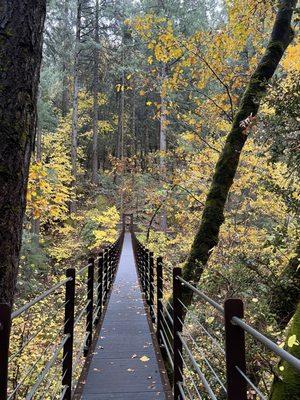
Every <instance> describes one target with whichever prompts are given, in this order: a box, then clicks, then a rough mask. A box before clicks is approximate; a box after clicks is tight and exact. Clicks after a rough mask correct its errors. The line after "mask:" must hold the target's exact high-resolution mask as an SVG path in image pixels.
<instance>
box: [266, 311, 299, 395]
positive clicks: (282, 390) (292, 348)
mask: <svg viewBox="0 0 300 400" xmlns="http://www.w3.org/2000/svg"><path fill="white" fill-rule="evenodd" d="M285 350H286V351H288V352H289V353H290V354H292V355H293V356H294V357H297V358H300V304H298V307H297V309H296V312H295V315H294V317H293V320H292V323H291V327H290V329H289V331H288V334H287V338H286V343H285ZM287 399H289V400H299V399H300V379H299V372H297V371H296V370H295V368H293V367H292V366H291V365H290V364H288V363H287V362H286V361H281V362H280V363H279V365H278V371H277V375H276V376H275V378H274V381H273V386H272V390H271V395H270V400H287Z"/></svg>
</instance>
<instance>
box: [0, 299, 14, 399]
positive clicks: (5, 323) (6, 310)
mask: <svg viewBox="0 0 300 400" xmlns="http://www.w3.org/2000/svg"><path fill="white" fill-rule="evenodd" d="M10 327H11V308H10V306H9V305H8V304H0V399H1V400H2V399H3V400H6V399H7V380H8V353H9V335H10Z"/></svg>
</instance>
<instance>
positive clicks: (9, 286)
mask: <svg viewBox="0 0 300 400" xmlns="http://www.w3.org/2000/svg"><path fill="white" fill-rule="evenodd" d="M45 13H46V0H27V1H26V2H24V1H23V0H14V1H11V0H1V2H0V143H1V145H0V188H1V190H0V216H1V217H0V302H4V303H8V304H12V302H13V296H14V291H15V285H16V277H17V272H18V263H19V253H20V247H21V237H22V223H23V216H24V211H25V204H26V188H27V181H28V171H29V163H30V155H31V152H32V150H33V146H34V137H35V129H36V103H37V90H38V83H39V75H40V63H41V54H42V33H43V26H44V20H45Z"/></svg>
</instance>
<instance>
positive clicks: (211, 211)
mask: <svg viewBox="0 0 300 400" xmlns="http://www.w3.org/2000/svg"><path fill="white" fill-rule="evenodd" d="M295 4H296V1H295V0H282V1H281V2H280V5H279V8H278V12H277V16H276V20H275V23H274V27H273V31H272V34H271V38H270V41H269V43H268V45H267V48H266V51H265V54H264V56H263V57H262V59H261V61H260V63H259V64H258V66H257V68H256V70H255V71H254V73H253V75H252V76H251V79H250V82H249V84H248V87H247V88H246V90H245V92H244V95H243V97H242V100H241V104H240V106H239V109H238V111H237V113H236V115H235V118H234V121H233V124H232V128H231V131H230V133H229V134H228V136H227V140H226V143H225V146H224V148H223V151H222V153H221V155H220V157H219V160H218V162H217V165H216V169H215V173H214V176H213V180H212V183H211V187H210V190H209V193H208V195H207V198H206V202H205V207H204V210H203V214H202V219H201V223H200V227H199V230H198V232H197V234H196V237H195V239H194V243H193V245H192V249H191V252H190V255H189V258H188V261H187V263H186V265H185V266H184V270H183V278H184V279H186V280H188V281H191V282H198V281H199V279H200V277H201V274H202V271H203V268H204V267H205V265H206V264H207V261H208V259H209V257H210V254H211V252H212V250H213V248H214V247H215V246H216V245H217V244H218V240H219V232H220V227H221V225H222V224H223V222H224V208H225V204H226V201H227V196H228V193H229V190H230V188H231V186H232V184H233V180H234V177H235V174H236V171H237V168H238V164H239V159H240V154H241V151H242V149H243V147H244V144H245V142H246V140H247V132H246V131H245V129H244V128H243V127H242V126H241V123H242V122H243V121H245V120H246V119H247V118H253V117H255V116H256V114H257V113H258V110H259V105H260V101H261V99H262V97H263V96H264V94H265V92H266V89H267V85H268V83H269V81H270V79H271V78H272V76H273V75H274V72H275V70H276V68H277V66H278V64H279V62H280V60H281V58H282V56H283V54H284V52H285V50H286V48H287V47H288V45H289V44H290V43H291V41H292V40H293V37H294V32H293V30H292V28H291V20H292V16H293V11H294V7H295ZM184 297H185V303H186V305H189V304H190V303H191V300H192V293H191V291H189V290H186V292H185V294H184Z"/></svg>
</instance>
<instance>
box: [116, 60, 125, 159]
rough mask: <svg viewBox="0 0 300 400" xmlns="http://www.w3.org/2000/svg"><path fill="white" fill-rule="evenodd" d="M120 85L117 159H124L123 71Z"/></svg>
mask: <svg viewBox="0 0 300 400" xmlns="http://www.w3.org/2000/svg"><path fill="white" fill-rule="evenodd" d="M122 57H123V56H122ZM122 65H123V64H122ZM120 85H121V87H120V92H119V112H118V138H117V143H118V145H117V158H119V159H123V157H124V106H125V98H124V94H125V93H124V86H125V73H124V70H123V71H122V75H121V83H120Z"/></svg>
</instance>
